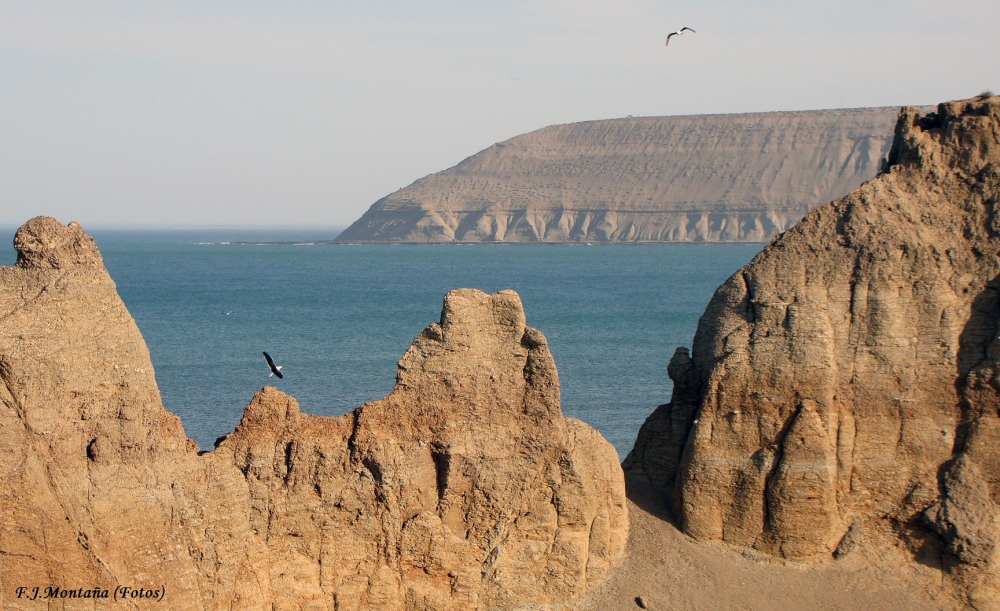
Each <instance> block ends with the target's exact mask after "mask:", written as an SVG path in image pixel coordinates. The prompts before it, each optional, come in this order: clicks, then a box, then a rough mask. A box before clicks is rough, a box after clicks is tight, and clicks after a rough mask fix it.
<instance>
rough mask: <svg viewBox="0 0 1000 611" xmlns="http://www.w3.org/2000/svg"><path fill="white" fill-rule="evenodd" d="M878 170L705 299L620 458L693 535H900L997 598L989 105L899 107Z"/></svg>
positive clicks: (759, 539)
mask: <svg viewBox="0 0 1000 611" xmlns="http://www.w3.org/2000/svg"><path fill="white" fill-rule="evenodd" d="M889 164H890V167H889V168H888V171H887V172H884V173H882V174H880V175H879V176H878V177H877V178H875V179H874V180H871V181H869V182H867V183H865V184H864V185H862V186H861V187H860V188H858V189H857V190H855V191H854V192H852V193H851V194H849V195H848V196H846V197H844V198H842V199H839V200H837V201H834V202H833V203H831V204H830V205H827V206H824V207H822V208H819V209H817V210H815V211H813V212H811V213H809V214H808V215H807V216H806V217H805V218H804V219H803V220H802V222H801V223H799V224H798V225H797V226H796V227H795V228H793V229H792V230H790V231H788V232H787V233H785V234H783V235H781V236H779V237H777V238H776V239H775V240H774V241H773V242H772V243H771V244H770V245H769V246H768V247H767V248H766V249H765V250H764V251H763V252H762V253H761V254H760V255H758V256H757V257H756V258H755V259H754V260H753V261H752V262H751V263H750V264H748V265H747V266H745V267H744V268H743V269H741V270H740V271H739V272H737V273H736V274H735V275H733V277H732V278H730V279H729V280H728V281H727V282H726V283H725V284H724V285H722V286H721V287H720V288H719V289H718V290H717V291H716V294H715V296H714V297H713V299H712V300H711V302H710V304H709V306H708V308H707V309H706V311H705V314H704V315H703V316H702V319H701V321H700V323H699V326H698V331H697V333H696V335H695V339H694V345H693V350H692V352H691V354H690V355H689V354H688V352H687V351H686V350H684V349H679V350H678V352H677V354H675V356H674V358H673V360H672V361H671V364H670V368H669V375H670V376H671V378H672V379H673V380H674V383H675V390H674V395H673V398H672V401H671V403H669V404H667V405H664V406H661V407H659V408H658V409H657V410H656V411H655V412H654V413H653V414H652V415H651V416H650V417H649V419H648V420H647V422H646V424H645V425H644V426H643V429H642V430H641V431H640V433H639V437H638V439H637V441H636V445H635V447H634V449H633V450H632V452H631V454H630V456H629V457H628V458H627V459H626V463H625V466H626V469H627V471H628V473H629V474H630V477H635V478H639V480H640V481H641V480H648V481H650V482H652V483H653V484H655V485H656V486H657V487H658V488H659V489H660V490H661V491H663V492H664V493H666V495H667V496H668V497H670V498H671V499H672V503H673V506H674V508H675V510H676V513H677V515H678V518H679V520H680V524H681V526H682V528H683V530H684V531H685V532H686V533H688V534H689V535H691V536H693V537H695V538H697V539H720V540H723V541H727V542H730V543H734V544H739V545H744V546H752V547H755V548H757V549H760V550H762V551H766V552H769V553H771V554H775V555H780V556H785V557H789V558H798V559H811V558H822V557H829V555H830V554H831V552H833V551H834V550H838V547H839V548H840V550H839V551H838V556H839V555H840V554H841V552H844V553H846V552H849V551H851V550H852V549H858V548H861V549H862V550H864V549H865V548H875V547H878V546H879V545H893V544H899V543H900V542H901V543H903V544H905V545H907V546H909V548H910V549H911V552H912V554H913V557H915V558H920V559H921V561H922V562H928V561H934V562H940V563H941V567H942V570H943V571H944V572H945V573H946V574H947V575H948V577H949V578H950V579H951V580H952V582H953V583H955V584H957V585H956V587H958V588H959V589H960V590H961V591H962V592H964V595H965V596H967V597H968V598H967V604H969V605H970V606H972V607H974V608H976V609H997V608H998V605H1000V587H998V586H1000V567H998V565H1000V557H998V549H997V541H998V536H1000V530H998V528H1000V517H998V516H1000V506H998V502H1000V411H998V410H1000V394H998V392H1000V374H998V372H1000V339H998V338H1000V221H998V219H1000V97H992V98H983V99H974V100H966V101H958V102H950V103H947V104H942V105H941V106H939V108H938V110H937V112H936V113H929V114H927V115H922V114H921V113H920V112H918V111H917V110H916V109H913V108H904V109H903V110H902V111H901V113H900V116H899V122H898V124H897V128H896V136H895V141H894V143H893V146H892V150H891V153H890V156H889ZM928 558H931V560H928ZM935 559H937V560H935Z"/></svg>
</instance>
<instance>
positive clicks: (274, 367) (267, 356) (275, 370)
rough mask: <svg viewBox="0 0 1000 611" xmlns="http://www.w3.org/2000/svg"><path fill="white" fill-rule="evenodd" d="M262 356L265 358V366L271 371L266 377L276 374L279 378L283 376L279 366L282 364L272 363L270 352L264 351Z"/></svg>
mask: <svg viewBox="0 0 1000 611" xmlns="http://www.w3.org/2000/svg"><path fill="white" fill-rule="evenodd" d="M264 358H265V359H266V360H267V366H268V367H270V368H271V373H270V374H269V375H268V376H267V377H271V376H278V379H279V380H280V379H281V378H283V377H285V376H283V375H281V367H282V366H281V365H275V364H274V359H272V358H271V355H270V354H268V353H266V352H265V353H264Z"/></svg>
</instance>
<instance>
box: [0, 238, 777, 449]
mask: <svg viewBox="0 0 1000 611" xmlns="http://www.w3.org/2000/svg"><path fill="white" fill-rule="evenodd" d="M13 231H14V230H13V229H10V228H7V229H4V230H2V231H0V239H2V240H3V243H4V244H6V245H7V246H6V247H5V248H3V249H0V264H3V265H10V264H12V263H13V262H14V258H15V253H14V250H13V248H12V247H11V246H10V244H11V238H12V237H13ZM90 233H91V235H92V236H93V237H94V239H95V240H96V242H97V244H98V246H99V247H100V249H101V253H102V254H103V256H104V262H105V265H106V266H107V268H108V271H109V272H110V274H111V277H112V278H113V279H114V280H115V283H116V284H117V286H118V292H119V294H120V295H121V297H122V300H123V301H124V302H125V305H126V306H127V307H128V309H129V311H130V312H131V313H132V316H133V317H134V318H135V320H136V323H137V324H138V326H139V329H140V330H141V331H142V334H143V336H144V337H145V339H146V344H147V345H148V347H149V352H150V355H151V357H152V360H153V366H154V368H155V370H156V381H157V384H158V385H159V388H160V393H161V395H162V398H163V404H164V405H165V406H166V408H167V409H169V410H170V411H172V412H173V413H175V414H177V415H178V416H180V418H181V421H182V422H183V424H184V428H185V430H186V432H187V435H188V436H189V437H191V438H192V439H194V440H195V441H196V442H197V443H198V445H199V446H201V447H202V448H203V449H211V448H212V447H213V443H214V441H215V439H216V438H217V437H220V436H222V435H225V434H227V433H229V432H230V431H232V430H233V428H234V427H235V426H236V424H237V423H238V422H239V419H240V415H241V414H242V411H243V408H244V407H245V406H246V405H247V404H248V403H249V401H250V399H251V398H252V397H253V394H254V393H255V392H256V391H258V390H260V389H261V387H263V386H265V385H274V386H277V387H278V388H280V389H281V390H283V391H285V392H287V393H289V394H290V395H292V396H294V397H295V398H296V399H298V401H299V404H300V405H301V407H302V410H303V411H305V412H307V413H311V414H318V415H324V416H335V415H340V414H344V413H347V412H349V411H351V410H353V409H354V408H356V407H358V406H360V405H361V404H363V403H365V402H366V401H372V400H376V399H380V398H382V397H383V396H385V395H386V394H388V393H389V392H390V391H391V390H392V386H393V383H394V381H395V375H396V362H397V361H398V360H399V358H400V357H401V356H402V355H403V352H405V350H406V348H407V347H408V346H409V345H410V343H411V342H412V341H413V338H414V337H415V336H416V335H417V334H419V333H420V332H421V331H422V330H423V329H424V327H426V326H427V324H428V323H430V322H435V321H437V320H439V318H440V313H441V303H442V298H443V297H444V294H445V293H446V292H447V291H449V290H451V289H454V288H459V287H474V288H478V289H482V290H484V291H487V292H494V291H498V290H501V289H514V290H515V291H517V292H518V293H519V294H520V295H521V300H522V302H523V303H524V309H525V312H526V315H527V320H528V324H529V325H530V326H532V327H535V328H537V329H540V330H541V331H542V332H543V333H544V334H545V336H546V337H547V338H548V341H549V347H550V349H551V351H552V354H553V356H554V357H555V361H556V366H557V368H558V370H559V379H560V385H561V391H562V409H563V413H564V414H565V415H567V416H572V417H575V418H579V419H581V420H584V421H586V422H588V423H589V424H590V425H592V426H593V427H594V428H596V429H597V430H599V431H600V432H601V433H602V434H603V435H604V437H605V438H607V439H608V441H610V442H611V443H612V444H614V446H615V448H616V449H617V450H618V453H619V456H620V457H622V458H624V457H625V455H626V454H627V453H628V452H629V450H630V449H631V448H632V443H633V442H634V440H635V436H636V433H637V432H638V430H639V427H640V426H641V424H642V422H643V421H644V420H645V418H646V416H648V415H649V413H650V412H652V410H653V409H654V408H655V407H656V406H657V405H659V404H661V403H665V402H667V401H668V400H669V398H670V391H671V383H670V380H669V379H668V378H667V374H666V366H667V362H668V361H669V359H670V356H671V355H672V354H673V352H674V349H675V348H676V347H677V346H690V345H691V340H692V338H693V336H694V331H695V328H696V326H697V324H698V318H699V317H700V316H701V314H702V312H703V311H704V309H705V306H706V305H707V303H708V300H709V298H710V297H711V296H712V293H713V292H714V291H715V289H716V287H717V286H718V285H720V284H721V283H722V282H723V281H725V280H726V278H728V277H729V276H730V275H732V274H733V273H734V272H735V271H736V270H737V269H739V268H740V267H741V266H742V265H744V264H745V263H747V262H749V261H750V259H751V258H753V256H754V255H756V254H757V253H758V252H759V251H760V250H761V248H762V245H760V244H711V245H696V244H665V245H595V246H587V245H562V244H559V245H556V244H551V245H549V244H538V245H523V244H518V245H501V244H491V245H456V244H448V245H396V246H391V245H343V244H247V243H238V242H291V241H301V242H307V241H320V240H329V239H332V237H333V236H334V235H335V234H334V233H331V232H329V231H323V230H264V229H259V230H247V229H242V230H240V229H231V230H225V229H216V230H190V231H181V230H175V231H166V230H157V231H139V230H128V231H126V230H114V231H112V230H94V231H90ZM264 350H266V351H267V352H269V353H270V354H271V355H272V356H273V357H274V358H275V360H276V361H277V362H278V363H279V364H282V365H283V366H284V369H283V372H284V373H285V374H286V375H285V378H284V379H283V380H278V379H276V378H269V377H268V369H267V365H266V364H265V362H264V359H263V356H262V355H261V352H262V351H264Z"/></svg>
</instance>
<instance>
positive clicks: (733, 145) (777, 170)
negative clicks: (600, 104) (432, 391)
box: [338, 108, 897, 242]
mask: <svg viewBox="0 0 1000 611" xmlns="http://www.w3.org/2000/svg"><path fill="white" fill-rule="evenodd" d="M896 110H897V109H895V108H861V109H850V110H817V111H804V112H768V113H753V114H734V115H695V116H679V117H639V118H632V117H629V118H626V119H613V120H606V121H589V122H584V123H574V124H569V125H556V126H551V127H546V128H544V129H540V130H538V131H534V132H531V133H529V134H524V135H521V136H517V137H515V138H511V139H510V140H507V141H505V142H501V143H498V144H496V145H494V146H491V147H490V148H488V149H486V150H484V151H482V152H480V153H477V154H476V155H473V156H472V157H469V158H468V159H466V160H465V161H463V162H461V163H460V164H458V165H457V166H455V167H453V168H449V169H447V170H445V171H443V172H439V173H437V174H432V175H430V176H427V177H424V178H421V179H420V180H418V181H416V182H415V183H413V184H412V185H410V186H408V187H406V188H403V189H400V190H399V191H397V192H395V193H392V194H391V195H388V196H386V197H384V198H382V199H380V200H379V201H377V202H375V204H373V205H372V207H371V208H370V209H369V210H368V211H367V212H366V213H365V214H364V216H362V217H361V218H360V219H359V220H358V221H356V222H355V223H354V224H353V225H351V226H350V227H349V228H348V229H347V230H346V231H344V232H343V233H342V234H341V235H340V237H339V238H338V239H339V240H340V241H343V242H451V241H456V242H675V241H676V242H686V241H702V242H733V241H752V242H763V241H766V240H768V239H770V238H771V237H772V236H774V234H776V233H778V232H781V231H784V230H786V229H788V228H790V227H791V226H792V225H794V224H795V223H796V222H797V221H798V220H799V219H800V218H802V215H803V214H805V213H806V212H808V211H809V210H811V209H813V208H815V207H816V206H818V205H820V204H825V203H826V202H828V201H830V200H831V199H833V198H835V197H840V196H842V195H844V194H846V193H847V192H848V191H850V190H851V189H853V188H855V187H857V186H858V185H860V184H861V182H862V181H864V180H867V179H869V178H872V177H873V176H875V173H876V171H877V170H878V167H879V163H880V160H881V159H882V158H883V157H884V156H885V155H886V154H887V153H888V149H889V145H890V143H891V142H892V129H893V125H894V124H895V119H896Z"/></svg>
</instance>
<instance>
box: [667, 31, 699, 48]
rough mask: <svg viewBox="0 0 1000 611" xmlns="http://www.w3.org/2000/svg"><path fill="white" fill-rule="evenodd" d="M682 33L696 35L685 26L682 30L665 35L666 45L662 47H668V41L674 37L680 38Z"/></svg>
mask: <svg viewBox="0 0 1000 611" xmlns="http://www.w3.org/2000/svg"><path fill="white" fill-rule="evenodd" d="M684 32H694V33H695V34H697V33H698V32H695V31H694V30H692V29H691V28H689V27H687V26H684V27H683V28H681V29H679V30H677V31H676V32H671V33H669V34H667V44H666V45H663V46H667V45H669V44H670V39H671V38H672V37H674V36H680V35H681V34H683V33H684Z"/></svg>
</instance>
